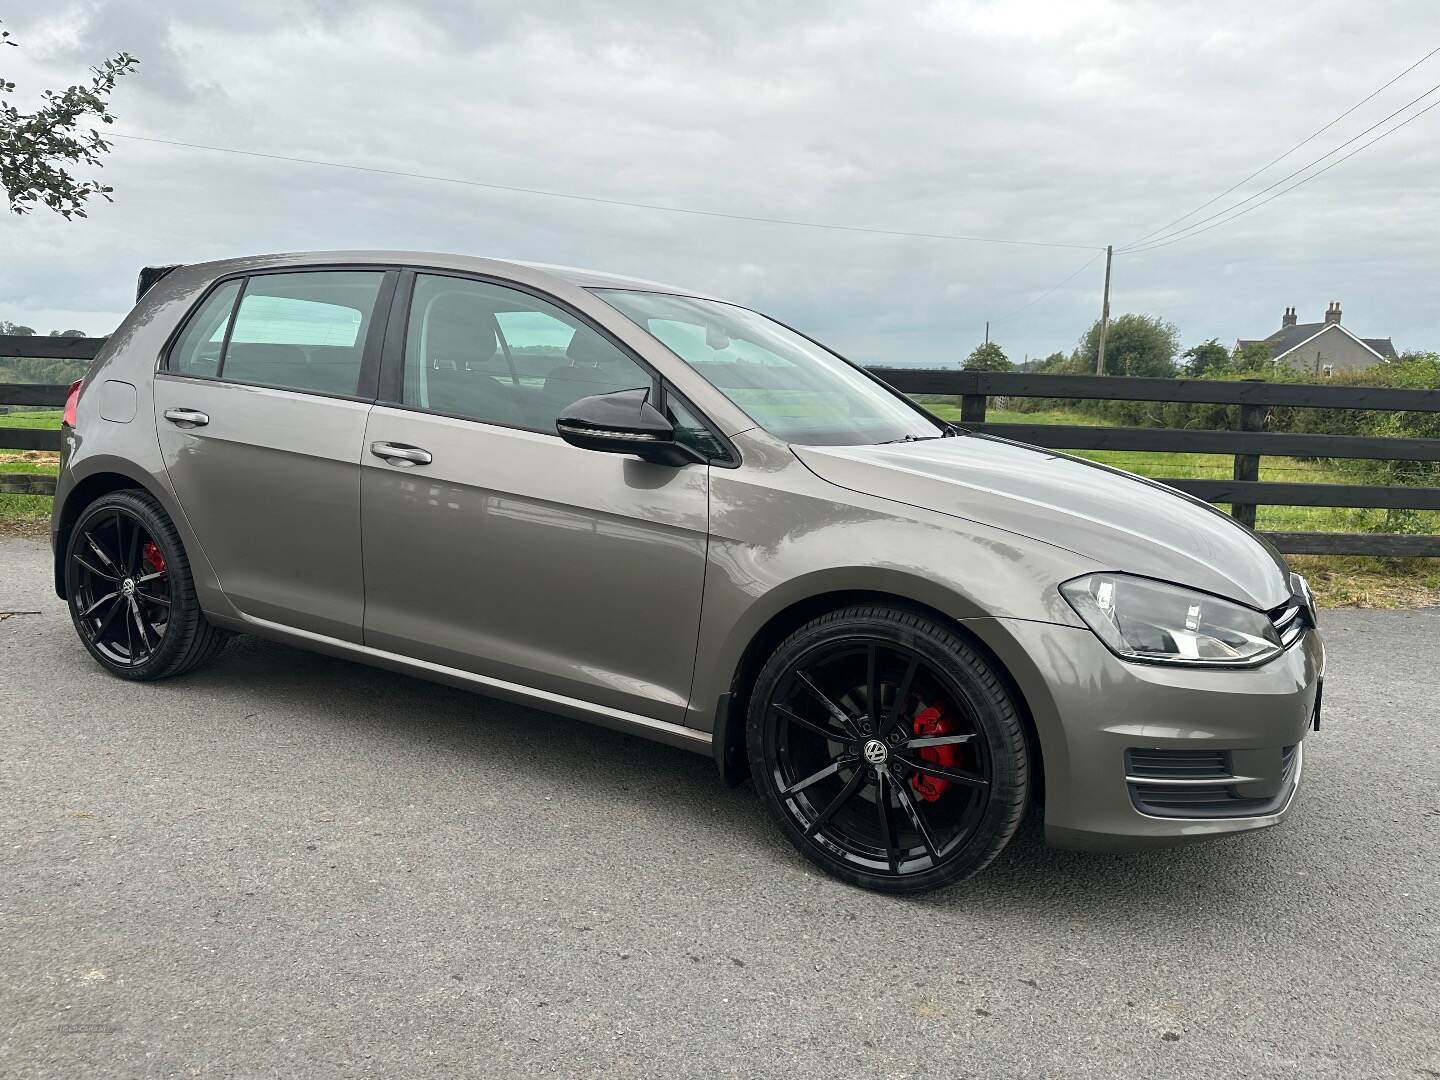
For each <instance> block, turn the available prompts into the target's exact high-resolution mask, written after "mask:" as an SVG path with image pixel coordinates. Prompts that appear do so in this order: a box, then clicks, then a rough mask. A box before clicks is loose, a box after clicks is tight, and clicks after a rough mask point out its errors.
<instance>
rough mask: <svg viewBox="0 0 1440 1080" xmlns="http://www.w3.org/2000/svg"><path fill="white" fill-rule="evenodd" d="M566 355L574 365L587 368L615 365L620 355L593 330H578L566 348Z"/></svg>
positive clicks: (583, 328) (582, 328) (581, 328)
mask: <svg viewBox="0 0 1440 1080" xmlns="http://www.w3.org/2000/svg"><path fill="white" fill-rule="evenodd" d="M565 355H566V356H567V357H569V359H570V360H571V362H572V363H574V364H577V365H584V366H586V367H599V366H601V365H603V364H609V363H613V362H614V360H615V358H616V357H617V356H618V355H619V353H618V351H617V350H616V348H615V346H614V345H611V344H610V343H609V342H608V341H606V340H605V339H604V338H602V337H601V336H600V335H599V334H597V333H595V331H593V330H589V329H586V328H585V327H583V326H582V327H580V328H578V329H577V330H576V331H575V333H574V335H573V336H572V337H571V338H570V344H569V345H567V346H566V347H565Z"/></svg>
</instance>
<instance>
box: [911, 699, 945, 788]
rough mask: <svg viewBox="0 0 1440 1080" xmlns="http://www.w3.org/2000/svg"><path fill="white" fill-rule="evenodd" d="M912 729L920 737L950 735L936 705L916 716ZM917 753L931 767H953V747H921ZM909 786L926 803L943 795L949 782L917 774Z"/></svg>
mask: <svg viewBox="0 0 1440 1080" xmlns="http://www.w3.org/2000/svg"><path fill="white" fill-rule="evenodd" d="M914 727H915V734H916V735H919V736H921V737H931V736H935V735H948V734H949V733H950V725H949V724H948V723H946V720H945V717H944V715H943V714H942V713H941V712H940V706H938V705H931V706H930V707H929V708H928V709H925V710H924V711H923V712H920V713H919V714H917V715H916V717H915V723H914ZM918 753H919V755H920V759H921V760H922V761H928V762H930V764H932V765H939V766H941V767H943V768H952V767H954V765H955V747H953V746H922V747H921V748H920V749H919V751H918ZM910 786H911V787H912V788H914V789H915V794H916V795H919V796H920V798H922V799H924V800H925V801H926V802H934V801H935V800H936V799H938V798H940V796H941V795H944V794H945V790H946V789H947V788H948V787H949V786H950V781H949V780H942V779H940V778H939V777H938V776H927V775H926V774H925V773H920V772H917V773H915V774H913V775H912V776H911V777H910Z"/></svg>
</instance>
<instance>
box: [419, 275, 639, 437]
mask: <svg viewBox="0 0 1440 1080" xmlns="http://www.w3.org/2000/svg"><path fill="white" fill-rule="evenodd" d="M651 381H652V380H651V377H650V375H649V373H648V372H646V371H645V370H644V369H643V368H641V367H640V366H639V365H638V364H636V363H635V361H633V360H631V359H630V358H629V357H628V356H626V355H625V354H624V353H623V352H621V351H620V350H619V349H618V348H617V347H616V346H614V345H612V344H611V343H610V342H609V341H608V340H606V339H605V338H604V337H602V336H601V335H600V334H598V333H597V332H596V331H594V330H592V329H591V328H590V327H588V326H586V325H585V324H584V323H582V322H580V321H579V320H578V319H576V318H574V317H573V316H571V315H569V314H568V313H566V312H564V311H562V310H561V309H560V308H558V307H556V306H554V305H553V304H549V303H546V302H545V301H544V300H541V299H540V298H538V297H535V296H531V295H530V294H528V293H524V292H521V291H519V290H517V289H507V288H504V287H502V286H499V285H491V284H489V283H486V282H481V281H469V280H466V279H464V278H452V277H443V276H441V275H438V274H419V275H417V276H416V278H415V293H414V296H413V298H412V299H411V302H410V320H409V326H408V329H407V331H406V336H405V378H404V388H403V398H402V401H403V403H404V404H406V405H410V406H413V407H416V408H421V409H427V410H431V411H433V412H439V413H444V414H446V415H449V416H459V417H463V418H465V419H467V420H479V421H482V422H484V423H488V424H500V425H503V426H505V427H519V428H528V429H530V430H532V431H543V432H546V433H548V434H552V435H553V434H554V433H555V419H556V417H557V416H559V414H560V412H561V411H562V410H563V409H565V407H566V406H568V405H570V404H571V403H572V402H574V401H576V400H578V399H579V398H582V397H589V396H590V395H592V394H608V393H611V392H613V391H616V390H631V389H635V388H637V387H646V386H649V385H650V384H651Z"/></svg>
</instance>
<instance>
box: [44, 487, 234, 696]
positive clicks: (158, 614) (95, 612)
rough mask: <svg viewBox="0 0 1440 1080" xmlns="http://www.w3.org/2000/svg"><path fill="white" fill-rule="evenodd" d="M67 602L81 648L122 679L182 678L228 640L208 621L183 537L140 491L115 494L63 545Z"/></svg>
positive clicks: (90, 511)
mask: <svg viewBox="0 0 1440 1080" xmlns="http://www.w3.org/2000/svg"><path fill="white" fill-rule="evenodd" d="M65 595H66V596H67V597H68V598H69V603H70V618H71V620H72V621H73V622H74V624H75V630H76V632H77V633H78V634H79V635H80V640H81V641H82V642H84V644H85V648H87V649H88V650H89V651H90V655H91V656H93V657H94V658H95V659H96V660H98V661H99V662H100V665H101V666H102V667H104V668H105V670H107V671H109V672H111V673H112V674H115V675H119V676H120V677H121V678H122V679H135V680H150V679H163V678H166V677H168V676H171V675H179V674H181V673H183V672H186V671H189V670H191V669H192V668H194V667H197V666H199V665H200V664H202V663H204V662H206V661H207V660H209V659H210V658H211V657H213V656H214V655H215V654H216V653H217V652H219V651H220V648H221V646H223V645H224V644H225V641H226V640H227V638H228V637H229V635H228V634H227V633H226V632H225V631H223V630H220V629H219V628H218V627H215V626H211V625H210V623H209V622H208V621H206V619H205V615H204V613H203V612H202V611H201V610H200V602H199V600H198V599H197V597H196V595H195V583H194V581H193V580H192V579H191V576H190V562H189V560H188V559H187V558H186V557H185V549H184V548H183V547H182V546H181V544H180V536H179V534H178V533H177V532H176V531H175V526H174V524H173V523H172V522H171V521H170V519H169V517H167V516H166V514H165V511H164V509H163V508H162V507H161V506H160V504H159V503H158V502H157V501H156V500H155V499H154V498H153V497H152V496H151V495H149V493H147V492H144V491H138V490H124V491H113V492H111V493H109V494H108V495H102V496H101V497H100V498H98V499H96V500H95V501H94V502H93V503H91V504H90V505H89V506H87V507H86V508H85V509H84V511H83V512H82V513H81V514H80V518H79V520H78V521H76V522H75V527H74V528H73V529H71V531H70V537H69V540H68V541H67V543H66V545H65Z"/></svg>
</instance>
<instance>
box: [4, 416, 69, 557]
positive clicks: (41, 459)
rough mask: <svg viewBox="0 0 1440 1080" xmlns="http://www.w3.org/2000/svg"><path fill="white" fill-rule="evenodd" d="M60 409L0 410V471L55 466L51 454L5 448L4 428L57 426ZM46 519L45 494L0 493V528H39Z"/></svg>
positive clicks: (45, 469)
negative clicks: (12, 411) (7, 411)
mask: <svg viewBox="0 0 1440 1080" xmlns="http://www.w3.org/2000/svg"><path fill="white" fill-rule="evenodd" d="M59 426H60V410H59V409H47V410H43V411H36V412H17V413H0V473H40V474H42V475H43V474H45V473H49V474H51V475H54V473H55V471H56V469H57V468H58V463H57V458H56V455H55V454H51V453H45V452H37V451H20V450H9V449H7V448H6V446H5V429H6V428H47V427H49V428H58V427H59ZM49 520H50V497H49V496H48V495H7V494H5V493H3V492H0V528H3V527H5V526H10V527H11V528H12V529H14V528H19V529H23V530H25V531H27V532H29V531H39V530H40V529H41V528H42V527H43V526H44V525H45V523H46V522H48V521H49Z"/></svg>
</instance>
